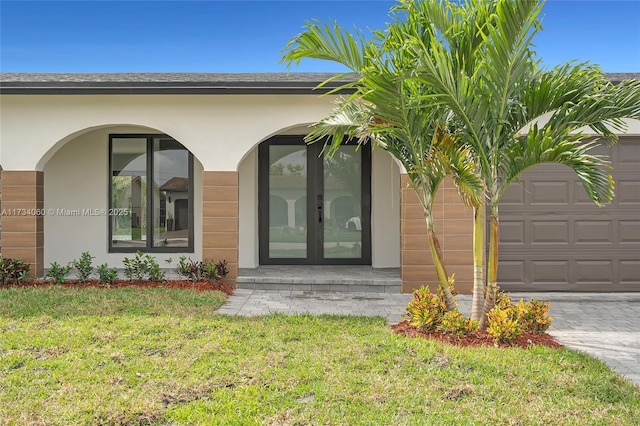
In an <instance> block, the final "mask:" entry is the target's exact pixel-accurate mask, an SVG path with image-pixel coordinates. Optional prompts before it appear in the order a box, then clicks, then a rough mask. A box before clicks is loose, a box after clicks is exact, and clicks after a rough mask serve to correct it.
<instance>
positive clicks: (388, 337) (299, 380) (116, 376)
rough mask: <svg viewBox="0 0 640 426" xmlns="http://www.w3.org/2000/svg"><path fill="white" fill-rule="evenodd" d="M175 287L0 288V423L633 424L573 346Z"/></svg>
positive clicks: (638, 400) (601, 373)
mask: <svg viewBox="0 0 640 426" xmlns="http://www.w3.org/2000/svg"><path fill="white" fill-rule="evenodd" d="M223 300H224V296H222V295H221V294H219V293H214V292H195V291H190V290H168V289H133V288H122V289H107V290H100V289H95V288H87V289H68V288H61V287H51V288H37V289H34V288H23V289H0V339H1V340H0V424H20V425H22V424H48V425H49V424H50V425H57V424H59V425H62V424H65V425H67V424H185V423H186V424H225V425H226V424H238V425H250V424H268V425H294V424H314V425H315V424H336V425H344V424H349V425H352V424H376V425H377V424H388V425H401V424H417V425H422V424H435V425H441V424H455V425H464V424H525V425H528V424H541V425H542V424H554V425H556V424H570V425H574V424H575V425H588V424H594V425H596V424H603V425H616V424H618V425H631V424H637V420H638V419H639V418H640V389H638V388H637V387H635V386H633V385H631V384H630V383H628V382H627V381H625V380H623V379H621V378H620V377H619V376H617V375H616V374H614V373H612V372H611V371H610V370H609V369H607V367H606V366H604V365H603V364H602V363H601V362H599V361H596V360H594V359H592V358H589V357H587V356H584V355H581V354H578V353H576V352H573V351H570V350H551V349H545V348H540V347H538V348H533V349H530V350H521V349H507V350H505V349H494V348H483V349H481V348H479V349H460V348H456V347H451V346H446V345H442V344H438V343H434V342H429V341H425V340H420V339H409V338H404V337H400V336H396V335H393V334H392V333H391V332H390V329H389V327H388V325H387V324H386V323H385V321H384V320H383V319H381V318H362V317H330V316H320V317H313V316H292V317H287V316H283V315H270V316H266V317H258V318H234V317H225V316H218V315H216V314H214V311H215V309H216V307H217V306H219V305H220V303H222V301H223Z"/></svg>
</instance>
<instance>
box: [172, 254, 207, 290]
mask: <svg viewBox="0 0 640 426" xmlns="http://www.w3.org/2000/svg"><path fill="white" fill-rule="evenodd" d="M176 272H178V274H180V275H182V276H184V277H187V278H189V279H190V280H191V282H192V283H194V284H195V283H196V282H198V281H200V280H201V279H202V262H199V261H195V260H191V259H189V260H187V257H186V256H180V258H179V259H178V267H177V268H176Z"/></svg>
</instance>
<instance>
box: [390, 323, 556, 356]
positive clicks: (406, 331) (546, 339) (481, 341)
mask: <svg viewBox="0 0 640 426" xmlns="http://www.w3.org/2000/svg"><path fill="white" fill-rule="evenodd" d="M391 328H392V329H393V331H394V333H396V334H400V335H403V336H407V337H420V338H423V339H430V340H437V341H439V342H443V343H448V344H451V345H456V346H463V347H468V346H490V347H501V348H508V347H515V348H522V349H527V348H529V347H531V346H534V345H542V346H547V347H549V348H554V349H558V348H562V347H563V346H562V345H561V344H560V343H558V342H556V341H555V339H554V338H553V337H551V336H550V335H549V334H547V333H522V334H521V335H520V336H518V337H517V338H515V339H514V340H513V341H511V342H510V343H504V342H498V343H496V342H495V340H494V338H493V337H492V336H489V335H488V334H487V332H486V331H476V332H473V333H471V334H469V335H468V336H465V337H455V336H449V335H447V334H444V333H441V332H438V331H431V332H423V331H420V330H418V329H417V328H416V327H414V326H412V325H411V324H409V321H407V320H404V321H402V322H400V323H399V324H396V325H392V326H391Z"/></svg>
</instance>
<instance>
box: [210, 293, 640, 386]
mask: <svg viewBox="0 0 640 426" xmlns="http://www.w3.org/2000/svg"><path fill="white" fill-rule="evenodd" d="M511 296H512V298H513V300H514V301H517V300H519V299H520V298H524V299H525V300H528V299H531V298H535V299H538V300H541V299H544V300H546V301H549V302H551V309H550V311H551V316H552V317H553V323H552V325H551V328H550V329H549V333H550V334H551V335H552V336H554V337H555V338H556V339H557V340H558V341H559V342H560V343H562V344H563V345H565V346H567V347H569V348H573V349H577V350H580V351H584V352H586V353H588V354H590V355H592V356H594V357H596V358H598V359H600V360H602V361H604V362H605V363H607V365H608V366H609V367H611V368H612V369H613V370H614V371H616V372H618V373H619V374H621V375H623V376H625V377H626V378H628V379H629V380H631V381H633V382H635V383H636V384H638V385H640V293H612V294H601V293H597V294H595V293H589V294H584V293H511ZM410 299H411V295H410V294H384V293H330V292H309V291H296V290H286V291H273V290H266V291H265V290H247V289H236V291H235V293H234V295H233V296H231V297H230V298H229V300H228V302H227V303H226V304H225V305H223V306H222V307H221V308H220V309H219V310H218V313H220V314H226V315H243V316H253V315H265V314H269V313H272V312H281V313H287V314H295V313H311V314H334V315H371V316H382V317H386V318H387V319H388V320H389V322H390V323H397V322H399V321H400V320H401V319H402V317H403V314H404V312H405V307H406V306H407V303H408V302H409V300H410ZM457 299H458V303H459V306H460V311H461V312H463V313H464V314H465V315H469V313H470V310H471V296H468V295H459V296H457Z"/></svg>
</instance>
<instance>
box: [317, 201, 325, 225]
mask: <svg viewBox="0 0 640 426" xmlns="http://www.w3.org/2000/svg"><path fill="white" fill-rule="evenodd" d="M323 207H324V201H323V199H322V194H320V195H318V223H322V209H323Z"/></svg>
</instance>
